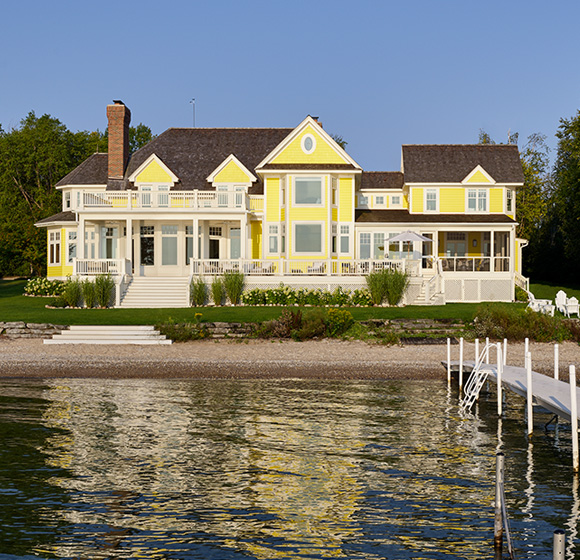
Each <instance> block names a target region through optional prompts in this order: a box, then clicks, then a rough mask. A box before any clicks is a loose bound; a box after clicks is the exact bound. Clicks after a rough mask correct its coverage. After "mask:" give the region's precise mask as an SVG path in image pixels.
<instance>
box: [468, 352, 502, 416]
mask: <svg viewBox="0 0 580 560" xmlns="http://www.w3.org/2000/svg"><path fill="white" fill-rule="evenodd" d="M491 348H495V344H492V343H491V342H490V343H488V344H486V345H485V346H484V348H483V350H482V351H481V352H480V354H479V356H478V358H477V361H476V362H475V365H474V366H473V370H472V372H471V375H470V376H469V381H468V382H467V385H466V386H465V389H464V392H463V399H462V400H461V405H460V406H461V410H463V411H464V412H465V411H470V410H471V407H472V406H473V403H474V402H475V401H476V400H477V398H478V397H479V392H480V391H481V388H482V387H483V384H484V383H485V381H486V380H487V376H488V375H489V373H490V369H489V367H483V366H484V364H483V360H484V359H485V355H486V353H487V352H488V350H489V349H491ZM500 359H501V358H500ZM485 366H488V364H485Z"/></svg>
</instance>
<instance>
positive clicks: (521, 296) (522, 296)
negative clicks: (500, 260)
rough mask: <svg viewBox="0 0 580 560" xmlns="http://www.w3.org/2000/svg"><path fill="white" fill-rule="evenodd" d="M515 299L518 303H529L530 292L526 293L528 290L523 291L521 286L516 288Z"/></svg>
mask: <svg viewBox="0 0 580 560" xmlns="http://www.w3.org/2000/svg"><path fill="white" fill-rule="evenodd" d="M515 299H516V301H524V302H526V303H527V302H528V300H529V296H528V292H526V290H523V289H522V288H520V287H519V286H516V293H515Z"/></svg>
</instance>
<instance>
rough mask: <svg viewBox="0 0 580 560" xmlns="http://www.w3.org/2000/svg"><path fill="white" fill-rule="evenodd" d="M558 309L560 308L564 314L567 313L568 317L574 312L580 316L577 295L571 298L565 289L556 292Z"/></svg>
mask: <svg viewBox="0 0 580 560" xmlns="http://www.w3.org/2000/svg"><path fill="white" fill-rule="evenodd" d="M556 309H558V311H559V312H560V313H562V315H566V317H570V315H571V314H573V313H575V314H576V315H578V316H579V317H580V308H579V305H578V299H577V298H575V297H571V298H569V297H568V296H567V295H566V292H564V290H560V291H559V292H558V293H557V294H556Z"/></svg>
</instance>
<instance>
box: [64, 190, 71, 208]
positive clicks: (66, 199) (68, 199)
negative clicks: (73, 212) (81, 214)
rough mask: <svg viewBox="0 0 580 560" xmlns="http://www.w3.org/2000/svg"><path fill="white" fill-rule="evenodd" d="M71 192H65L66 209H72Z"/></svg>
mask: <svg viewBox="0 0 580 560" xmlns="http://www.w3.org/2000/svg"><path fill="white" fill-rule="evenodd" d="M70 206H71V203H70V192H65V193H64V209H65V210H70Z"/></svg>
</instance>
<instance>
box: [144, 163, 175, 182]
mask: <svg viewBox="0 0 580 560" xmlns="http://www.w3.org/2000/svg"><path fill="white" fill-rule="evenodd" d="M135 183H173V181H172V180H171V177H170V176H169V174H168V173H167V171H165V170H164V169H163V168H162V167H161V165H159V162H157V161H155V160H153V161H151V163H150V164H149V165H148V166H147V167H146V168H145V169H143V171H141V173H139V175H137V177H136V178H135Z"/></svg>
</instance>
